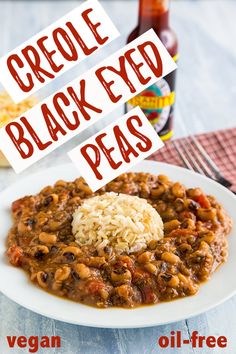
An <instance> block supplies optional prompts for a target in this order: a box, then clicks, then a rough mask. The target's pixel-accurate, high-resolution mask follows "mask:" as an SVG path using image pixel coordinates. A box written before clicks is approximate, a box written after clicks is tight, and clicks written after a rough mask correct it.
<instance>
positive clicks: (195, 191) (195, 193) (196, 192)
mask: <svg viewBox="0 0 236 354" xmlns="http://www.w3.org/2000/svg"><path fill="white" fill-rule="evenodd" d="M186 194H187V196H188V197H189V198H191V199H194V198H197V197H200V195H202V194H203V192H202V190H201V188H190V189H187V191H186Z"/></svg>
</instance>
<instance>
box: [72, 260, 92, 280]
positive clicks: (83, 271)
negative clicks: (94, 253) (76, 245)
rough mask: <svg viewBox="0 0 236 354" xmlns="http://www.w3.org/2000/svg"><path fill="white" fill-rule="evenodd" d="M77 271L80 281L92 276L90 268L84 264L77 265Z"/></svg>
mask: <svg viewBox="0 0 236 354" xmlns="http://www.w3.org/2000/svg"><path fill="white" fill-rule="evenodd" d="M75 271H76V273H77V274H78V275H79V277H80V279H87V278H89V277H90V275H91V271H90V269H89V267H87V266H86V265H85V264H83V263H78V264H76V265H75Z"/></svg>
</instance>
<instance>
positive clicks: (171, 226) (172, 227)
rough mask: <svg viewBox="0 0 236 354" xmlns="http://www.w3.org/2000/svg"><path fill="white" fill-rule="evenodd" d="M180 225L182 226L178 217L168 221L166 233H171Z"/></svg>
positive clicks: (165, 224)
mask: <svg viewBox="0 0 236 354" xmlns="http://www.w3.org/2000/svg"><path fill="white" fill-rule="evenodd" d="M179 227H180V222H179V220H177V219H175V220H171V221H167V222H165V223H164V231H165V232H166V233H169V232H171V231H172V230H175V229H178V228H179Z"/></svg>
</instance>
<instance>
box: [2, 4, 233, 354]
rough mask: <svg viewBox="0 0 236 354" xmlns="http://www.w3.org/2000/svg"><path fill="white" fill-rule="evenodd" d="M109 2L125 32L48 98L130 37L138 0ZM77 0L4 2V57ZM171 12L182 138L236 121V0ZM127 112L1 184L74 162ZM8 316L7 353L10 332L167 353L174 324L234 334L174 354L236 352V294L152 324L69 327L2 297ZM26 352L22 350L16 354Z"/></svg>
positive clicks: (88, 349)
mask: <svg viewBox="0 0 236 354" xmlns="http://www.w3.org/2000/svg"><path fill="white" fill-rule="evenodd" d="M102 3H103V5H104V7H105V9H106V10H107V12H108V14H109V15H110V17H111V18H112V20H113V21H114V22H115V24H116V25H117V27H118V28H119V30H120V32H121V37H120V38H119V39H118V40H116V41H115V42H114V43H111V44H109V45H108V46H107V47H106V48H105V49H104V50H103V51H100V52H99V53H97V54H96V55H94V56H93V57H91V58H89V59H88V60H87V61H86V63H85V62H84V63H82V64H79V66H78V67H76V68H74V69H73V70H71V71H70V72H69V73H66V74H64V75H63V76H62V77H61V78H59V79H57V80H56V81H55V82H54V83H52V84H51V85H49V86H48V87H47V88H46V89H43V90H41V91H40V93H39V94H40V96H41V97H44V96H47V95H48V94H49V93H51V92H53V91H54V90H55V89H57V88H59V87H61V86H62V85H64V84H65V83H67V82H68V81H69V80H71V79H73V78H74V77H75V76H77V75H79V74H80V73H82V72H84V71H85V70H86V69H88V68H89V67H91V66H93V65H94V64H95V63H98V62H99V61H100V60H101V59H103V58H105V57H106V56H108V55H109V54H110V53H112V52H114V51H115V50H116V49H118V48H120V47H121V46H122V45H123V44H124V43H125V39H126V37H127V34H128V33H129V32H130V30H132V28H133V27H134V26H135V23H136V19H137V15H136V14H137V1H127V0H125V1H104V2H102ZM77 4H78V2H75V1H59V2H57V1H55V2H54V1H52V2H48V1H42V2H37V1H25V2H22V1H3V2H0V55H3V54H6V53H7V52H8V51H9V50H11V49H13V48H14V47H15V46H17V45H19V44H20V43H21V42H23V41H25V40H26V39H28V38H29V37H30V36H32V35H33V34H35V33H37V32H38V31H39V30H40V29H42V28H44V27H45V26H47V25H48V24H50V23H51V22H52V21H54V20H56V19H58V18H59V17H60V16H62V15H63V14H65V13H66V12H68V11H70V10H71V9H73V8H74V7H75V6H76V5H77ZM171 10H172V14H171V21H172V25H173V28H175V30H176V32H177V34H178V38H179V41H180V62H179V73H178V87H177V99H178V101H177V107H176V108H177V109H176V119H175V136H176V137H177V136H178V137H179V136H184V135H187V134H188V133H190V132H191V133H198V132H199V133H200V132H205V131H210V130H216V129H221V128H228V127H232V126H235V125H236V115H235V96H236V77H235V66H236V46H235V43H236V24H235V14H236V2H235V1H228V0H221V1H220V0H219V1H217V0H216V1H207V0H202V1H181V0H179V1H173V2H172V9H171ZM121 113H122V109H119V110H118V111H116V112H115V113H114V114H112V115H110V116H109V117H106V118H105V119H103V121H102V122H101V123H99V124H98V125H97V126H95V127H93V128H90V129H89V130H88V131H86V132H85V133H84V134H83V136H82V137H80V138H75V139H73V141H71V142H69V143H67V144H66V145H64V146H63V147H62V148H60V149H58V150H57V151H55V152H53V153H52V154H51V155H50V156H48V157H46V158H45V159H43V160H42V161H40V162H39V163H37V164H35V165H34V166H33V167H32V168H30V169H29V170H27V171H25V172H24V173H22V174H20V175H19V176H16V175H15V173H14V172H13V171H12V170H10V169H0V190H2V189H3V188H4V187H6V186H8V185H10V184H11V183H13V182H14V181H15V180H17V179H19V178H23V177H24V176H25V175H27V174H29V173H32V172H35V171H38V170H39V169H41V168H44V167H47V166H51V165H55V164H60V163H64V162H66V161H68V158H67V156H66V153H65V152H66V151H68V150H69V149H71V148H72V147H73V146H75V145H77V144H78V143H79V142H80V141H82V140H83V139H84V138H86V137H88V136H89V135H91V134H92V133H94V132H95V131H97V129H100V128H101V127H103V126H104V125H107V124H108V123H109V122H111V121H112V120H113V119H115V118H117V117H118V116H119V115H120V114H121ZM232 276H234V275H233V274H232ZM219 286H220V284H219ZM16 291H17V290H16ZM45 306H47V305H46V304H45ZM0 318H1V321H0V335H1V339H0V348H1V349H0V352H1V353H2V354H7V353H13V351H10V350H8V349H7V346H6V340H5V336H6V335H26V336H30V335H39V336H40V335H48V336H49V335H60V336H61V337H62V348H61V350H56V351H54V350H53V349H51V350H48V351H39V353H49V352H50V354H51V353H66V354H75V353H81V354H84V353H86V354H87V353H88V354H90V353H99V354H110V353H112V354H118V353H122V354H123V353H124V354H126V353H127V354H142V353H160V352H161V351H160V350H158V347H157V344H156V341H157V338H158V337H159V336H160V335H169V334H170V331H171V330H181V331H182V332H183V336H184V337H185V338H188V336H189V333H191V332H192V331H193V330H198V331H199V333H200V334H201V335H215V336H219V335H226V336H227V337H228V342H229V344H228V348H227V349H226V350H224V349H223V350H219V349H208V350H207V349H204V351H202V350H200V349H194V350H193V349H191V348H190V347H184V348H182V349H178V350H174V349H166V350H165V351H163V352H165V353H167V354H168V353H175V352H176V353H181V354H188V353H190V354H192V353H203V352H204V354H208V353H215V354H218V353H227V354H228V353H236V297H234V298H232V299H230V300H229V301H227V302H226V303H224V304H223V305H220V306H218V307H217V308H215V309H213V310H211V311H208V312H207V313H205V314H202V315H200V316H197V317H195V318H193V319H190V320H186V321H182V322H179V323H175V324H171V325H167V326H161V327H153V328H149V329H135V330H106V329H94V328H88V327H80V326H74V325H69V324H65V323H61V322H58V321H54V320H51V319H48V318H44V317H42V316H39V315H37V314H34V313H32V312H30V311H28V310H26V309H24V308H22V307H20V306H18V305H17V304H15V303H14V302H12V301H10V300H8V299H7V298H6V297H5V296H3V295H1V296H0ZM23 352H24V351H23V350H18V351H17V350H14V354H15V353H16V354H18V353H19V354H20V353H23Z"/></svg>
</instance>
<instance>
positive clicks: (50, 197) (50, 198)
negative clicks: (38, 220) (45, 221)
mask: <svg viewBox="0 0 236 354" xmlns="http://www.w3.org/2000/svg"><path fill="white" fill-rule="evenodd" d="M58 200H59V197H58V195H57V194H55V193H52V194H50V195H48V196H47V197H45V199H44V201H43V206H45V207H47V206H49V205H50V204H51V203H54V204H57V203H58Z"/></svg>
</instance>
